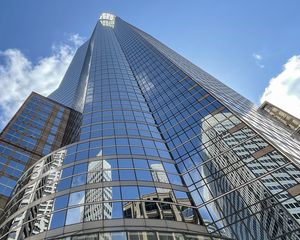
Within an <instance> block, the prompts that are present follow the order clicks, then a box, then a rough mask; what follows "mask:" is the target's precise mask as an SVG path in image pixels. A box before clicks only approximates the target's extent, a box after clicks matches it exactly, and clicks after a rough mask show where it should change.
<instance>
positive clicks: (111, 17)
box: [99, 12, 116, 20]
mask: <svg viewBox="0 0 300 240" xmlns="http://www.w3.org/2000/svg"><path fill="white" fill-rule="evenodd" d="M115 18H116V16H115V15H114V14H112V13H109V12H103V13H101V15H100V17H99V20H115Z"/></svg>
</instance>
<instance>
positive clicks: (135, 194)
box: [1, 140, 201, 239]
mask: <svg viewBox="0 0 300 240" xmlns="http://www.w3.org/2000/svg"><path fill="white" fill-rule="evenodd" d="M100 142H101V141H100ZM96 143H97V145H93V144H96ZM89 144H91V145H90V146H89ZM92 145H93V146H97V147H95V148H91V146H92ZM100 146H101V145H100ZM115 148H118V147H117V146H115ZM87 149H89V150H87ZM100 153H101V154H100ZM116 156H117V155H114V154H112V155H109V154H107V155H106V156H104V155H103V154H102V151H101V150H99V140H94V141H87V142H82V143H78V144H73V145H71V146H69V147H66V148H62V149H60V150H58V151H56V152H54V153H52V154H51V155H49V156H47V157H44V158H42V159H41V160H39V162H38V163H37V164H36V165H34V166H33V167H32V168H31V169H29V170H28V171H27V172H26V173H25V174H24V175H23V176H22V178H21V179H20V180H19V181H18V183H17V186H16V188H15V190H14V192H13V198H12V199H11V201H10V202H9V203H8V205H7V206H6V210H5V213H6V214H5V215H4V216H3V219H5V222H4V224H3V225H2V227H1V229H2V234H3V235H4V236H7V237H8V239H18V237H20V236H22V237H24V238H26V237H29V236H33V235H36V234H40V233H43V232H44V231H48V230H53V229H56V228H61V227H65V226H68V225H72V224H76V223H83V222H90V221H99V220H107V219H121V218H128V219H160V220H170V221H178V222H185V223H191V224H201V219H200V218H199V215H198V212H197V211H196V210H195V207H193V204H192V203H191V201H190V199H189V197H188V193H187V191H188V190H187V188H186V187H184V186H183V185H182V182H181V177H180V176H179V175H178V172H177V171H176V169H175V167H174V164H172V163H170V162H171V161H170V159H162V158H160V159H159V158H158V157H151V156H147V157H146V156H145V155H144V157H141V155H140V156H138V155H131V157H129V156H130V155H129V156H127V157H125V155H124V157H116ZM134 156H135V157H134Z"/></svg>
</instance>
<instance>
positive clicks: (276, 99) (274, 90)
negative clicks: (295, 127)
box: [260, 55, 300, 118]
mask: <svg viewBox="0 0 300 240" xmlns="http://www.w3.org/2000/svg"><path fill="white" fill-rule="evenodd" d="M260 101H261V103H262V102H264V101H268V102H270V103H272V104H274V105H275V106H277V107H279V108H281V109H283V110H285V111H286V112H288V113H290V114H292V115H294V116H296V117H297V118H300V55H298V56H293V57H291V58H290V59H289V60H288V61H287V63H285V64H284V65H283V70H282V72H281V73H280V74H278V75H277V76H276V77H274V78H272V79H271V80H270V82H269V85H268V87H267V88H266V89H265V91H264V93H263V95H262V97H261V99H260Z"/></svg>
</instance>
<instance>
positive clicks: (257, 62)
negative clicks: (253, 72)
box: [252, 53, 265, 68]
mask: <svg viewBox="0 0 300 240" xmlns="http://www.w3.org/2000/svg"><path fill="white" fill-rule="evenodd" d="M252 57H254V59H255V63H256V64H257V66H259V67H260V68H264V67H265V65H263V64H262V63H261V61H262V60H263V57H262V55H260V54H258V53H253V54H252Z"/></svg>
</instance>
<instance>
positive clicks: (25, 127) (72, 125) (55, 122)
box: [0, 93, 81, 216]
mask: <svg viewBox="0 0 300 240" xmlns="http://www.w3.org/2000/svg"><path fill="white" fill-rule="evenodd" d="M80 119H81V113H78V112H76V111H74V110H72V109H69V108H66V107H65V106H63V105H61V104H59V103H56V102H53V101H51V100H49V99H47V98H45V97H43V96H41V95H39V94H36V93H32V94H31V95H30V96H29V97H28V99H27V100H26V101H25V103H24V104H23V106H22V107H21V108H20V110H19V111H18V112H17V113H16V115H15V116H14V117H13V118H12V120H11V121H10V122H9V124H8V125H7V126H6V128H5V129H4V130H3V132H2V133H1V136H0V206H1V208H2V209H1V213H0V216H1V214H2V211H3V208H4V206H5V204H6V203H7V201H8V199H9V197H10V196H11V194H12V191H13V188H14V187H15V185H16V182H17V180H18V179H19V178H20V177H21V176H22V174H23V173H24V171H26V170H27V169H28V168H29V167H31V166H32V165H33V164H34V163H35V162H36V161H38V160H39V159H40V158H41V157H43V156H45V155H47V154H49V153H50V152H52V151H54V150H56V149H58V148H60V147H62V146H64V145H67V144H70V143H72V142H75V141H76V140H77V139H78V134H79V126H80Z"/></svg>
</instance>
